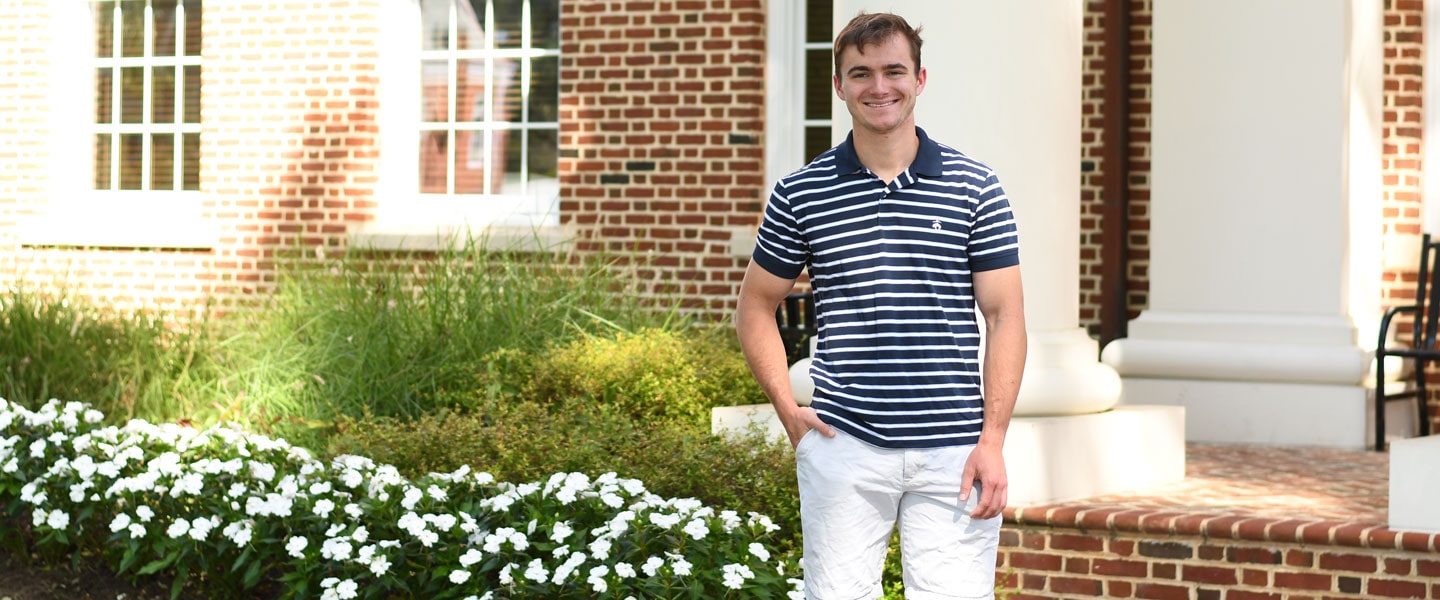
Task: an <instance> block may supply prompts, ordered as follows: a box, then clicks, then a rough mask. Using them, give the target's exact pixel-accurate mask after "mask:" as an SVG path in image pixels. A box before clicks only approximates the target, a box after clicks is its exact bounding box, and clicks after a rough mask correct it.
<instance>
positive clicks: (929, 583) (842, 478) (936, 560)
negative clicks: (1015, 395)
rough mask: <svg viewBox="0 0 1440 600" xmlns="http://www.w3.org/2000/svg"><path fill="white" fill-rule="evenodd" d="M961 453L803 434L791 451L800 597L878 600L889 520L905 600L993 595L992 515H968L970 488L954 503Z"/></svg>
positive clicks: (965, 450) (995, 536) (966, 451)
mask: <svg viewBox="0 0 1440 600" xmlns="http://www.w3.org/2000/svg"><path fill="white" fill-rule="evenodd" d="M971 449H972V447H970V446H964V447H954V448H928V449H919V450H893V449H887V448H879V447H876V446H871V445H869V444H866V443H865V442H862V441H860V440H857V439H855V438H854V437H851V436H849V435H846V434H845V433H843V432H840V431H838V430H837V431H836V434H835V437H833V438H827V437H825V436H824V435H822V434H820V433H819V432H818V431H813V430H812V431H810V432H809V433H806V434H805V437H803V438H801V439H800V444H799V445H798V446H796V448H795V464H796V471H797V473H798V475H799V480H800V521H801V527H802V533H803V536H804V537H803V540H804V547H805V556H804V559H803V564H804V567H805V594H806V598H808V599H809V600H862V599H863V600H868V599H872V598H879V597H880V596H881V593H882V589H881V585H880V573H881V569H882V568H883V566H884V562H885V551H886V548H887V547H888V545H889V543H890V534H891V532H892V531H893V530H894V528H895V524H896V522H897V520H898V522H899V525H900V553H901V561H902V562H901V566H902V568H903V571H904V574H905V597H906V598H907V600H926V599H930V598H966V599H969V598H993V597H994V594H995V556H996V552H997V550H998V549H999V544H1000V521H1001V518H1000V517H999V516H996V517H993V518H990V519H983V520H982V519H972V518H971V517H970V511H971V510H973V509H974V507H975V503H976V501H978V499H979V497H980V494H979V487H978V486H977V487H976V488H974V489H972V490H971V491H970V499H969V500H968V501H967V502H966V504H965V506H960V479H961V473H962V472H963V471H964V468H965V460H966V459H967V458H969V457H970V450H971Z"/></svg>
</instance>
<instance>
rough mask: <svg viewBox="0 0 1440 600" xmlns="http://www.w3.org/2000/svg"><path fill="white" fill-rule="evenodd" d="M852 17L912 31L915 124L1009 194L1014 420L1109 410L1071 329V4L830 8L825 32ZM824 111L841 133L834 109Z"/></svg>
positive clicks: (1074, 26)
mask: <svg viewBox="0 0 1440 600" xmlns="http://www.w3.org/2000/svg"><path fill="white" fill-rule="evenodd" d="M862 9H864V10H866V11H867V12H886V11H891V10H892V9H893V11H894V12H895V13H896V14H899V15H900V16H902V17H905V19H906V20H907V21H909V22H910V24H911V25H912V26H918V27H921V28H922V30H921V37H922V38H923V39H924V40H925V44H924V46H923V47H922V57H921V60H922V65H921V66H923V67H924V68H925V69H926V70H927V71H928V72H929V79H928V81H927V83H926V87H925V91H924V92H923V93H922V94H921V96H920V99H919V102H918V105H917V108H916V111H915V112H916V117H915V118H916V123H917V124H918V125H919V126H920V127H922V128H924V129H925V131H926V132H928V133H930V135H931V137H933V138H934V139H936V140H937V141H940V142H942V143H945V144H947V145H950V146H953V147H954V148H956V149H957V150H959V151H961V152H964V153H966V154H968V155H970V156H972V157H974V158H976V159H979V160H980V161H982V162H984V163H986V164H988V165H990V166H991V167H993V168H994V169H995V170H996V172H997V173H998V174H999V177H1000V183H1001V184H1002V185H1004V186H1005V191H1006V193H1007V194H1008V195H1009V197H1010V203H1011V205H1012V206H1013V208H1014V211H1015V215H1016V220H1017V222H1018V225H1019V228H1020V247H1021V249H1020V270H1021V272H1022V274H1023V277H1024V281H1025V308H1026V310H1025V318H1026V321H1027V322H1028V324H1029V335H1030V353H1029V357H1028V359H1027V360H1026V365H1025V380H1024V382H1023V383H1022V384H1021V386H1020V398H1019V401H1018V402H1017V403H1016V407H1015V411H1016V414H1017V415H1073V414H1086V413H1094V412H1100V411H1104V410H1106V409H1109V408H1111V407H1113V406H1115V404H1116V403H1117V402H1118V401H1119V399H1120V378H1119V376H1118V375H1116V374H1115V371H1114V370H1113V369H1112V368H1110V367H1109V366H1107V365H1104V364H1102V363H1100V362H1099V360H1098V357H1099V348H1097V347H1096V344H1095V341H1094V340H1092V339H1091V338H1090V336H1089V335H1088V334H1087V333H1086V332H1085V330H1084V329H1082V328H1081V327H1079V311H1080V201H1079V199H1080V112H1081V109H1080V100H1081V98H1080V93H1081V91H1080V88H1081V85H1080V84H1081V80H1080V70H1081V60H1082V57H1081V52H1082V45H1081V36H1082V34H1083V29H1084V23H1083V19H1082V17H1083V15H1082V10H1081V9H1082V3H1081V2H1080V0H1063V1H1056V0H1008V1H1006V2H991V1H979V0H970V1H965V2H955V1H954V0H921V1H912V2H904V3H886V2H874V1H865V0H840V1H839V2H837V4H836V10H835V20H836V31H837V32H838V31H839V28H840V27H841V26H843V25H844V24H845V23H847V22H849V20H850V19H851V18H853V17H854V16H855V15H856V14H858V13H859V12H860V11H861V10H862ZM835 111H836V114H835V122H836V127H837V128H843V129H845V130H848V128H849V124H850V115H849V114H847V113H846V112H845V107H844V105H842V104H840V103H839V102H836V103H835ZM842 135H843V133H842Z"/></svg>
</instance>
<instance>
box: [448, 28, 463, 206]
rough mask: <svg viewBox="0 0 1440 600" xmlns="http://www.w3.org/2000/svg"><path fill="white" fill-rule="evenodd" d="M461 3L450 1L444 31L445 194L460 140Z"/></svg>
mask: <svg viewBox="0 0 1440 600" xmlns="http://www.w3.org/2000/svg"><path fill="white" fill-rule="evenodd" d="M461 1H462V0H451V1H450V8H449V13H450V17H449V19H450V21H449V23H448V24H447V25H446V30H447V31H448V32H449V35H447V36H446V40H445V49H446V50H447V52H446V55H445V64H446V78H447V80H446V81H447V83H446V90H445V106H446V107H447V108H446V111H445V112H446V115H445V121H446V125H448V127H446V128H445V193H447V194H454V193H455V169H456V168H457V167H456V164H455V143H456V142H457V141H458V140H459V139H460V136H459V134H457V133H456V132H455V104H456V103H455V94H456V93H457V91H458V90H457V89H456V85H457V84H456V75H457V74H458V72H459V68H460V65H459V61H458V60H457V59H456V55H455V50H456V48H458V47H459V46H460V42H459V38H460V26H459V23H460V11H459V9H458V8H456V3H457V2H461Z"/></svg>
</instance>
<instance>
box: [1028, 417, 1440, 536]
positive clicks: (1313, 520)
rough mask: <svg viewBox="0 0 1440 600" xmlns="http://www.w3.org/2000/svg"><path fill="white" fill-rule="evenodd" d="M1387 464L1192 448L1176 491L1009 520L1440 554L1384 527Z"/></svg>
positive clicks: (1343, 456) (1374, 455) (1355, 456)
mask: <svg viewBox="0 0 1440 600" xmlns="http://www.w3.org/2000/svg"><path fill="white" fill-rule="evenodd" d="M1389 464H1390V463H1389V455H1388V454H1384V453H1379V452H1366V451H1344V450H1331V449H1323V448H1272V447H1258V446H1240V445H1214V444H1197V443H1191V444H1187V451H1186V465H1185V475H1186V476H1185V480H1184V481H1182V482H1180V483H1176V484H1172V485H1166V486H1160V487H1155V488H1150V489H1147V490H1142V491H1137V492H1134V493H1127V494H1112V495H1108V496H1099V497H1094V498H1086V499H1084V500H1076V501H1071V502H1061V503H1056V504H1047V505H1037V506H1025V507H1011V508H1007V509H1006V512H1005V514H1006V518H1007V520H1009V521H1011V522H1015V523H1018V524H1022V525H1048V526H1052V527H1077V528H1080V529H1085V530H1092V531H1096V530H1106V529H1108V530H1115V531H1134V532H1143V533H1159V534H1170V535H1203V536H1206V537H1212V538H1229V539H1244V540H1257V541H1277V542H1301V543H1314V544H1330V545H1338V546H1356V547H1365V548H1395V549H1399V550H1412V551H1420V552H1440V534H1422V533H1417V532H1396V531H1392V530H1390V529H1387V528H1386V527H1385V523H1386V511H1387V505H1388V501H1389V500H1388V493H1389ZM1437 502H1440V500H1437Z"/></svg>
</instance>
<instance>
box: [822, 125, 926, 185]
mask: <svg viewBox="0 0 1440 600" xmlns="http://www.w3.org/2000/svg"><path fill="white" fill-rule="evenodd" d="M915 136H916V137H918V138H920V149H919V150H918V151H917V152H916V153H915V162H913V163H910V169H909V170H910V171H912V172H914V173H915V174H916V175H928V176H931V177H938V176H940V175H941V174H942V173H943V172H944V170H945V168H944V165H943V161H942V160H941V159H940V144H937V143H935V142H934V141H932V140H931V139H930V136H929V135H926V134H925V130H924V129H921V128H919V127H916V128H915ZM835 168H836V169H838V170H839V171H840V172H841V173H855V172H857V171H864V170H865V165H862V164H860V157H859V155H857V154H855V132H853V131H852V132H850V133H849V134H847V135H846V136H845V141H844V142H841V143H840V145H839V146H836V148H835Z"/></svg>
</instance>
